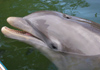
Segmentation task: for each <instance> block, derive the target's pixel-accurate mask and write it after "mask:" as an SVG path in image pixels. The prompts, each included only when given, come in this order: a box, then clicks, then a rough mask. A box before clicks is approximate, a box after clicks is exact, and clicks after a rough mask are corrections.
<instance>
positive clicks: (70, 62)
mask: <svg viewBox="0 0 100 70" xmlns="http://www.w3.org/2000/svg"><path fill="white" fill-rule="evenodd" d="M7 22H8V23H9V24H10V25H11V26H13V27H16V28H18V29H21V30H22V31H19V30H14V29H10V28H8V27H6V26H4V27H2V29H1V31H2V33H3V34H4V35H5V36H7V37H9V38H12V39H16V40H19V41H22V42H25V43H28V44H30V45H32V46H33V47H35V48H36V49H38V50H39V51H41V52H42V53H43V54H44V55H45V56H46V57H47V58H48V59H50V60H51V61H52V62H53V63H54V64H55V65H56V66H57V68H58V70H94V69H97V70H99V69H100V25H99V24H97V23H95V22H92V21H89V20H86V19H82V18H78V17H74V16H70V15H67V14H63V13H60V12H56V11H39V12H35V13H32V14H30V15H27V16H25V17H9V18H8V19H7Z"/></svg>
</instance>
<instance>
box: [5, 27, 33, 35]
mask: <svg viewBox="0 0 100 70" xmlns="http://www.w3.org/2000/svg"><path fill="white" fill-rule="evenodd" d="M4 28H5V29H7V30H9V31H11V32H14V33H19V34H24V35H28V36H33V35H32V34H30V33H28V32H26V31H20V30H14V29H11V28H8V27H6V26H5V27H4Z"/></svg>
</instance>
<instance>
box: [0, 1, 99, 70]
mask: <svg viewBox="0 0 100 70" xmlns="http://www.w3.org/2000/svg"><path fill="white" fill-rule="evenodd" d="M99 7H100V1H99V0H95V1H94V0H0V29H1V27H2V26H8V27H10V28H13V27H11V26H10V25H9V24H8V23H7V22H6V19H7V17H9V16H18V17H23V16H26V15H28V14H30V13H32V12H35V11H40V10H54V11H59V12H62V13H66V14H69V15H73V16H77V17H81V18H85V19H88V20H92V21H94V22H97V23H100V8H99ZM0 61H2V63H3V64H4V65H5V66H6V67H7V68H8V70H57V68H56V66H55V65H54V64H52V63H51V62H50V61H49V60H48V59H47V58H46V57H45V56H44V55H42V54H41V53H40V52H39V51H38V50H36V49H34V48H32V46H30V45H28V44H25V43H23V42H19V41H16V40H12V39H9V38H6V37H5V36H4V35H3V34H2V33H1V31H0Z"/></svg>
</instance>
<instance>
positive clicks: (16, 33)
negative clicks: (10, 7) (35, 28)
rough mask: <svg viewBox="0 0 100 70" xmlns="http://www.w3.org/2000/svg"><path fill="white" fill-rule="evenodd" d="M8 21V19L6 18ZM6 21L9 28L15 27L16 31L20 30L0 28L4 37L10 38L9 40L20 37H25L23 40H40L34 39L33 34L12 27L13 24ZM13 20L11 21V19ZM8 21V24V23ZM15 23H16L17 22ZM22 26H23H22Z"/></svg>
mask: <svg viewBox="0 0 100 70" xmlns="http://www.w3.org/2000/svg"><path fill="white" fill-rule="evenodd" d="M8 19H9V18H8ZM8 19H7V22H8V23H9V24H10V25H11V26H13V27H15V28H17V29H20V30H15V29H11V28H8V27H7V26H3V27H2V28H1V31H2V33H3V34H4V35H5V36H7V37H10V38H12V36H16V37H17V36H20V37H25V38H28V37H31V38H32V37H34V38H36V39H39V40H41V39H40V38H38V37H36V35H34V34H31V33H30V32H28V31H26V30H24V29H22V28H19V27H16V25H13V24H14V22H12V21H10V20H11V19H10V20H8ZM12 20H13V19H12ZM9 21H10V22H9ZM17 21H18V20H17ZM17 21H16V22H17ZM22 26H23V25H22Z"/></svg>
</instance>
